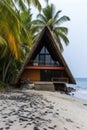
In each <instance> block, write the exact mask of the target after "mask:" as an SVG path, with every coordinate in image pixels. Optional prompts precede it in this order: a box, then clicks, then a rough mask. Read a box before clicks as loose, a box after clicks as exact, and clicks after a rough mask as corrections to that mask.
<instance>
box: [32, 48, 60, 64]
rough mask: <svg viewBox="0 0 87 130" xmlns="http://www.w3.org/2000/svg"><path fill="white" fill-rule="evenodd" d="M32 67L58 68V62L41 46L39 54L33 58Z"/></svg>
mask: <svg viewBox="0 0 87 130" xmlns="http://www.w3.org/2000/svg"><path fill="white" fill-rule="evenodd" d="M33 65H48V66H59V65H60V64H59V62H58V61H55V60H53V58H52V56H51V54H50V53H49V51H48V49H47V48H46V47H45V46H43V47H42V49H41V51H40V52H39V54H38V55H37V56H36V57H35V59H34V61H33Z"/></svg>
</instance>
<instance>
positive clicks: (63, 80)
mask: <svg viewBox="0 0 87 130" xmlns="http://www.w3.org/2000/svg"><path fill="white" fill-rule="evenodd" d="M52 82H54V83H69V78H65V77H64V78H55V77H53V78H52Z"/></svg>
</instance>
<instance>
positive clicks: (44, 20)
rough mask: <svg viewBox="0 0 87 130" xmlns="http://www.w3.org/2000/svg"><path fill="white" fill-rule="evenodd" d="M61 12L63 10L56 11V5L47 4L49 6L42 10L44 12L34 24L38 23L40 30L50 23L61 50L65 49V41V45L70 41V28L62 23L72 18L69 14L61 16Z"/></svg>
mask: <svg viewBox="0 0 87 130" xmlns="http://www.w3.org/2000/svg"><path fill="white" fill-rule="evenodd" d="M60 13H61V10H59V11H57V12H56V13H55V7H54V5H53V4H51V5H49V4H47V6H46V7H45V8H44V9H43V10H42V13H40V14H38V16H37V20H35V21H34V24H35V23H36V25H37V26H38V28H39V30H41V29H42V27H44V26H46V25H48V26H49V28H50V29H51V32H52V35H53V36H54V38H55V39H56V42H57V43H58V45H59V48H60V50H61V51H63V42H64V43H65V45H68V43H69V40H68V38H67V33H68V28H67V27H64V26H60V25H61V24H62V23H64V22H66V21H69V20H70V18H69V17H67V16H62V17H59V15H60ZM62 41H63V42H62Z"/></svg>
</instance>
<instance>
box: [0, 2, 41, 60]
mask: <svg viewBox="0 0 87 130" xmlns="http://www.w3.org/2000/svg"><path fill="white" fill-rule="evenodd" d="M32 3H33V4H34V5H35V6H37V7H38V9H39V10H40V9H41V5H40V2H39V0H18V1H17V0H8V1H7V0H4V1H2V0H0V49H1V53H0V57H1V56H3V55H5V54H6V51H7V48H8V47H9V48H10V50H11V53H12V54H13V55H14V56H15V57H16V58H18V57H19V51H20V47H21V43H22V39H21V38H22V36H21V34H22V33H21V30H22V31H23V32H24V35H25V37H26V38H25V39H26V40H27V42H30V35H31V34H29V33H28V32H30V30H28V32H27V30H26V28H25V27H24V24H23V23H22V21H21V16H20V15H21V13H20V12H23V11H26V5H28V6H30V5H31V4H32ZM17 7H18V8H17ZM29 16H30V15H29ZM28 18H29V17H28ZM2 52H3V53H2Z"/></svg>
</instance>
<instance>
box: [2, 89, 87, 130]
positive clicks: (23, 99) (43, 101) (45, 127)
mask: <svg viewBox="0 0 87 130" xmlns="http://www.w3.org/2000/svg"><path fill="white" fill-rule="evenodd" d="M6 129H9V130H19V129H22V130H73V129H74V130H79V129H81V130H86V129H87V101H86V100H81V99H77V98H75V97H72V96H68V95H66V94H61V93H59V92H49V91H36V90H22V91H19V92H8V93H0V130H6Z"/></svg>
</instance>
